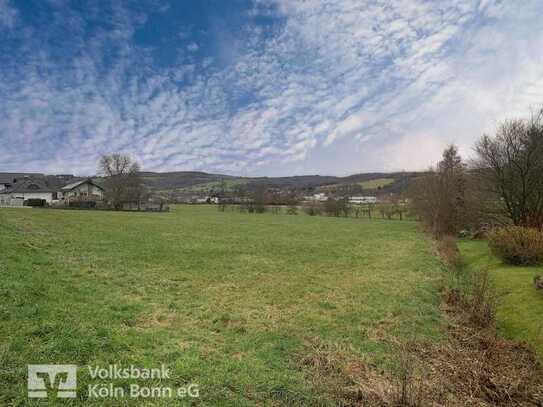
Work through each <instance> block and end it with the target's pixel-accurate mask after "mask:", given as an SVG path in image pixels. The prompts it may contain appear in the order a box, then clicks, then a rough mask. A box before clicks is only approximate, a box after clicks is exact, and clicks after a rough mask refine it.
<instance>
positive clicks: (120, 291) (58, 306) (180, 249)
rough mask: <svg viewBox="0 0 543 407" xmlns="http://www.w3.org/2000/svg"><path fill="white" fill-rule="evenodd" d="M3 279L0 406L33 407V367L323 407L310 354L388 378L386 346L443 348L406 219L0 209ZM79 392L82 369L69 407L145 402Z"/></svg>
mask: <svg viewBox="0 0 543 407" xmlns="http://www.w3.org/2000/svg"><path fill="white" fill-rule="evenodd" d="M0 277H1V281H2V284H1V285H0V295H1V298H2V299H3V300H2V301H1V302H0V320H1V326H2V329H1V330H0V364H1V366H2V368H1V369H0V405H14V406H27V405H39V404H38V403H36V402H34V401H31V400H28V399H27V398H26V391H27V389H26V369H27V367H26V366H27V364H39V363H69V364H77V365H78V366H80V367H84V366H87V365H91V366H97V365H99V366H107V365H109V364H113V363H116V364H118V365H122V366H128V365H130V364H132V365H134V366H139V367H147V368H152V367H159V366H160V364H165V365H167V366H168V367H169V368H170V369H171V372H172V374H171V376H172V378H171V379H170V380H166V381H165V382H162V384H166V385H171V386H173V387H177V386H181V385H184V384H188V383H198V384H199V386H200V399H199V400H198V401H199V402H200V403H201V404H203V405H232V406H234V405H235V406H238V405H281V404H291V405H292V404H296V405H300V404H307V405H315V404H319V403H320V404H322V405H334V404H335V400H334V397H333V391H332V390H331V389H329V388H327V386H326V383H324V384H323V383H320V382H319V384H318V385H317V384H316V382H315V381H314V380H313V378H312V375H311V371H310V370H309V369H308V368H307V366H304V364H303V363H302V362H301V361H302V360H303V358H304V357H305V356H306V355H307V352H308V347H311V346H313V345H314V344H315V343H319V344H323V346H334V347H338V348H341V349H348V351H349V352H350V353H351V354H352V355H354V356H357V357H362V358H364V359H365V360H367V361H368V362H370V363H373V364H375V365H376V366H378V367H380V368H384V369H388V368H391V367H392V365H393V364H394V362H393V356H392V350H391V343H393V342H395V341H397V340H400V339H405V338H416V339H417V340H421V341H435V340H438V339H439V338H440V326H441V322H442V321H441V314H440V311H439V293H438V287H439V285H440V281H441V271H440V263H439V261H438V260H437V258H436V257H435V255H434V249H433V245H432V242H431V241H430V240H429V239H428V238H427V237H425V236H424V235H422V234H421V233H420V232H419V231H418V228H417V225H416V223H414V222H405V221H404V222H400V221H383V220H378V219H374V220H371V221H370V220H362V219H360V220H353V219H343V218H328V217H309V216H305V215H298V216H288V215H280V216H274V215H271V214H264V215H247V214H239V213H233V212H225V213H220V212H218V211H217V210H216V209H215V208H212V207H207V206H178V207H175V208H174V209H173V211H172V212H170V213H125V212H123V213H115V212H98V211H97V212H94V211H63V210H47V209H29V210H24V209H0ZM534 301H537V300H536V299H534ZM90 383H94V382H93V380H92V379H91V378H90V377H89V375H88V373H86V370H85V369H80V370H79V373H78V400H76V401H75V402H74V401H72V402H70V401H66V403H67V404H71V405H80V404H81V403H82V402H83V401H85V405H100V406H101V405H106V406H107V405H141V404H140V403H139V402H138V401H137V400H132V401H130V400H128V401H127V400H122V403H121V404H120V402H119V400H114V399H105V400H92V399H91V400H87V399H86V397H87V396H86V391H82V389H86V387H87V385H88V384H90ZM114 383H115V385H118V386H123V387H124V388H127V386H128V385H129V383H131V381H130V380H127V379H117V380H115V382H114ZM153 383H154V382H153ZM143 384H146V383H143ZM155 384H157V383H155ZM140 401H141V400H140ZM62 403H63V402H62V401H61V400H56V401H55V400H52V401H51V404H49V405H56V404H58V405H61V404H62ZM150 403H152V404H151V405H185V404H184V403H187V401H186V400H173V401H172V400H170V399H168V400H161V399H156V400H153V401H152V402H150Z"/></svg>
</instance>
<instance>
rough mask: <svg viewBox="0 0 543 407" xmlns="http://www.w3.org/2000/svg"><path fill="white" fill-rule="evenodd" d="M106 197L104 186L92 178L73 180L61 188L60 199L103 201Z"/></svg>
mask: <svg viewBox="0 0 543 407" xmlns="http://www.w3.org/2000/svg"><path fill="white" fill-rule="evenodd" d="M103 198H104V188H102V187H101V186H100V185H98V184H96V183H94V182H93V181H92V180H91V179H90V178H87V179H84V180H79V181H76V182H72V183H70V184H68V185H65V186H63V187H62V188H61V189H60V193H59V199H61V200H64V201H66V202H69V201H73V200H78V201H81V200H85V201H88V200H93V201H101V200H102V199H103Z"/></svg>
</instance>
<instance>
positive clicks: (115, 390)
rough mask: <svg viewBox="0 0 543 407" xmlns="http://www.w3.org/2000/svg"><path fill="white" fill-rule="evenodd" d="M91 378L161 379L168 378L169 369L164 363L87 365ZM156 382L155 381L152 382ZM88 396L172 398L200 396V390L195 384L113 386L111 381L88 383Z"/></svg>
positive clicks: (131, 384)
mask: <svg viewBox="0 0 543 407" xmlns="http://www.w3.org/2000/svg"><path fill="white" fill-rule="evenodd" d="M88 369H89V375H90V377H91V379H94V380H96V379H101V380H115V379H131V380H137V381H143V380H156V379H158V380H163V379H170V370H169V369H168V368H166V367H165V366H164V365H161V366H160V368H152V369H147V368H139V367H135V366H132V365H130V366H129V367H119V366H117V365H110V366H108V367H100V366H95V367H92V366H88ZM154 383H156V382H154ZM87 390H88V397H89V398H125V397H127V398H172V397H181V398H184V397H193V398H194V397H200V390H199V387H198V385H197V384H189V385H187V386H182V387H177V388H172V387H170V386H162V385H159V386H157V385H155V386H146V385H143V384H141V383H130V384H129V385H128V386H123V387H121V386H115V385H114V384H113V383H111V382H110V383H94V384H89V385H88V389H87Z"/></svg>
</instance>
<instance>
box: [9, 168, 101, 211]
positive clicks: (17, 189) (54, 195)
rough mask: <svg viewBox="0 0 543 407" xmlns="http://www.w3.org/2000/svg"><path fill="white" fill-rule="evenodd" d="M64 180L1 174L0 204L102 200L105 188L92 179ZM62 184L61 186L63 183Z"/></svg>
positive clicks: (40, 176) (37, 175)
mask: <svg viewBox="0 0 543 407" xmlns="http://www.w3.org/2000/svg"><path fill="white" fill-rule="evenodd" d="M64 183H65V179H64V178H62V177H60V178H56V177H45V176H43V175H40V174H36V175H34V174H31V175H24V174H18V175H17V176H13V177H12V176H9V177H8V176H6V175H4V176H2V177H1V178H0V205H1V206H23V205H24V204H25V203H26V202H29V201H31V200H33V201H43V202H45V203H46V204H48V205H51V204H58V203H63V202H64V203H66V204H68V203H69V202H73V201H78V200H86V201H89V200H93V201H101V200H102V199H103V195H104V190H103V188H102V187H101V186H99V185H97V184H96V183H94V182H93V181H92V180H91V179H82V180H78V181H75V182H73V178H72V182H71V183H70V184H67V185H64ZM63 185H64V186H63Z"/></svg>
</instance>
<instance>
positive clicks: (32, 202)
mask: <svg viewBox="0 0 543 407" xmlns="http://www.w3.org/2000/svg"><path fill="white" fill-rule="evenodd" d="M23 205H24V206H33V207H40V206H46V205H47V201H46V200H45V199H39V198H30V199H26V200H25V201H24V202H23Z"/></svg>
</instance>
